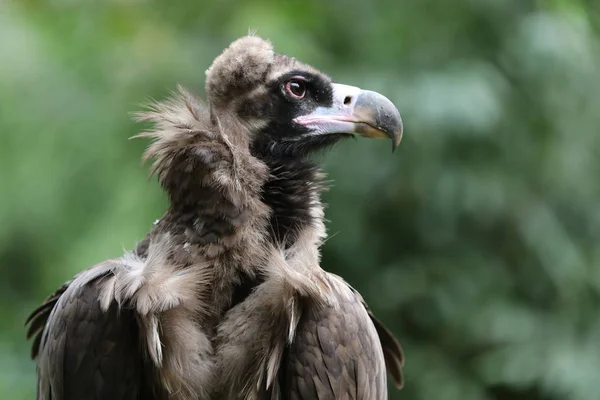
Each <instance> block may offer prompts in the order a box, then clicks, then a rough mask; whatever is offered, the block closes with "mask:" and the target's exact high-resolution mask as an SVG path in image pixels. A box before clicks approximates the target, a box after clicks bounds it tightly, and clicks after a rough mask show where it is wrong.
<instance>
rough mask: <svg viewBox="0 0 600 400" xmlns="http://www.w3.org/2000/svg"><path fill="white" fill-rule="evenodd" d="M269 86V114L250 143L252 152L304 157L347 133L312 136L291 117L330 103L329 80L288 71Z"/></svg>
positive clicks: (345, 135) (330, 87)
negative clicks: (268, 119)
mask: <svg viewBox="0 0 600 400" xmlns="http://www.w3.org/2000/svg"><path fill="white" fill-rule="evenodd" d="M268 88H269V89H268V92H269V94H268V100H269V101H268V102H269V103H270V105H271V107H270V115H271V118H270V122H269V123H268V125H267V126H266V127H265V128H263V129H262V130H261V131H260V133H259V134H258V135H257V137H256V139H255V141H254V143H253V152H255V154H257V155H259V156H262V157H269V158H272V157H276V158H278V157H285V158H288V157H305V156H307V155H309V154H310V153H313V152H316V151H318V150H321V149H323V148H326V147H329V146H331V145H333V144H335V143H336V142H338V141H339V140H340V139H342V138H344V137H348V136H349V135H348V134H344V133H339V134H329V135H312V136H311V135H309V133H310V129H309V128H307V127H305V126H302V125H300V124H298V123H296V122H295V121H294V118H296V117H298V116H301V115H307V114H310V113H311V112H313V111H314V110H316V109H317V108H318V107H331V105H332V103H333V90H332V86H331V81H330V80H328V79H326V78H324V77H322V76H319V75H313V74H310V73H306V72H304V71H290V72H289V73H286V74H284V75H283V76H281V77H280V78H279V79H277V80H276V81H274V82H271V83H270V84H268ZM262 157H261V158H262Z"/></svg>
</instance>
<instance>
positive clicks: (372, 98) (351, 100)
mask: <svg viewBox="0 0 600 400" xmlns="http://www.w3.org/2000/svg"><path fill="white" fill-rule="evenodd" d="M332 86H333V104H332V105H331V107H318V108H316V109H315V110H314V111H313V112H311V113H310V114H306V115H301V116H299V117H296V118H295V119H294V121H295V122H296V123H297V124H300V125H302V126H305V127H306V128H308V129H310V132H311V134H312V135H326V134H332V133H347V134H353V135H360V136H364V137H369V138H389V139H392V151H394V150H395V149H396V147H398V145H399V144H400V141H401V140H402V118H401V117H400V113H399V112H398V109H396V107H395V106H394V104H393V103H392V102H391V101H390V100H389V99H388V98H387V97H385V96H383V95H381V94H379V93H377V92H373V91H370V90H362V89H360V88H357V87H354V86H348V85H341V84H336V83H334V84H333V85H332Z"/></svg>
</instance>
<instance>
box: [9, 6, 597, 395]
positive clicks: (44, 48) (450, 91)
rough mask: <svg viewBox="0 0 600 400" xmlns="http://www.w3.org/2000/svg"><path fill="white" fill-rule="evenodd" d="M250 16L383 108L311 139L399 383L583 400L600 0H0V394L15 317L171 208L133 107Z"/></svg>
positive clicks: (29, 381) (593, 341) (194, 82)
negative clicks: (359, 135)
mask: <svg viewBox="0 0 600 400" xmlns="http://www.w3.org/2000/svg"><path fill="white" fill-rule="evenodd" d="M249 28H252V29H256V30H257V31H258V34H259V35H261V36H263V37H265V38H269V39H270V40H271V41H272V42H273V43H274V45H275V47H276V50H278V51H279V52H282V53H286V54H289V55H292V56H295V57H297V58H299V59H301V60H303V61H305V62H307V63H310V64H313V65H314V66H316V67H317V68H320V69H322V70H323V71H325V72H327V73H328V74H330V75H331V76H333V78H334V79H335V80H337V81H339V82H343V83H347V84H352V85H356V86H361V87H363V88H369V89H372V90H376V91H379V92H381V93H383V94H385V95H386V96H388V97H389V98H390V99H392V100H393V101H394V102H395V103H396V104H397V106H398V108H399V109H400V111H401V114H402V115H403V118H404V122H405V136H404V140H403V142H402V144H401V145H400V147H399V148H398V150H397V151H396V153H395V154H393V155H392V154H390V147H391V146H390V143H389V142H385V141H374V140H357V141H348V142H345V143H343V144H341V145H339V146H338V147H336V148H335V149H334V150H333V152H332V153H330V154H328V155H326V156H325V157H323V163H324V167H325V170H326V171H327V173H328V174H329V177H330V178H331V179H332V180H333V181H334V185H333V187H332V189H331V190H330V191H329V192H328V193H327V194H326V195H325V201H326V202H327V203H328V204H329V207H328V210H327V218H328V219H329V220H330V221H331V222H330V223H329V225H328V228H329V232H330V234H331V238H330V239H329V240H328V241H327V243H326V244H325V246H324V249H323V254H324V257H323V267H324V268H325V269H327V270H329V271H333V272H336V273H338V274H340V275H342V276H343V277H344V278H346V279H347V280H348V281H349V282H350V283H351V284H352V285H354V286H355V287H356V288H357V289H359V290H360V291H361V292H362V293H363V295H364V297H365V298H366V300H367V301H368V302H369V303H370V305H371V307H372V308H373V309H374V310H375V311H376V313H377V314H378V315H379V317H380V318H381V319H382V320H384V321H385V322H386V324H387V325H388V326H389V327H390V328H391V329H392V330H393V331H394V333H395V334H396V335H397V336H398V337H399V338H400V340H401V343H402V345H403V347H404V350H405V353H406V359H407V361H406V368H405V374H406V387H405V389H404V390H402V391H401V392H396V391H391V395H390V397H391V398H392V399H423V400H430V399H444V400H453V399H457V400H458V399H461V400H476V399H482V400H507V399H516V400H523V399H532V400H554V399H561V400H562V399H573V400H590V399H595V398H598V392H599V389H600V383H599V382H600V381H599V379H598V373H599V371H600V344H599V343H600V318H599V311H598V308H599V306H600V247H599V246H598V238H599V237H600V207H598V201H599V200H600V184H599V179H598V177H599V173H600V161H599V155H600V135H599V134H598V124H599V122H600V31H599V29H600V14H599V10H598V6H597V5H596V3H592V2H586V1H578V0H554V1H528V0H505V1H500V0H452V1H450V0H448V1H443V0H438V1H432V0H419V1H408V0H407V1H398V0H394V1H392V0H388V1H376V2H368V1H365V0H348V1H341V0H337V1H329V2H322V1H316V0H311V1H309V0H303V1H287V2H278V1H268V0H264V1H258V2H256V1H254V2H245V1H232V0H227V1H220V2H201V1H200V2H199V1H192V0H187V1H177V2H168V1H144V0H129V1H128V0H120V1H118V0H112V1H104V2H95V1H83V0H80V1H75V0H55V1H46V2H43V1H32V0H30V1H11V0H8V1H6V0H5V1H2V2H0V273H1V274H2V275H1V276H2V278H1V279H0V315H1V316H2V318H1V319H0V328H1V331H0V360H1V362H0V398H2V399H32V398H34V392H35V366H34V363H33V362H32V361H30V360H29V358H28V351H29V344H28V343H26V342H25V339H24V329H23V322H24V320H25V317H26V315H27V314H28V313H29V312H30V311H31V310H32V309H33V308H34V307H35V306H37V305H38V304H39V303H40V302H41V301H42V299H43V298H44V297H45V296H46V295H47V294H49V293H50V292H51V291H53V290H54V289H55V288H57V287H58V286H59V285H60V284H61V283H62V282H63V281H65V280H67V279H69V278H70V277H72V276H73V275H74V274H75V273H76V272H78V271H80V270H81V269H84V268H86V267H88V266H91V265H92V264H94V263H96V262H98V261H100V260H103V259H106V258H110V257H115V256H119V255H120V254H121V253H122V249H123V247H124V248H131V247H133V246H134V245H135V243H136V241H137V240H139V239H141V238H142V236H143V235H144V233H145V232H146V231H147V230H148V229H149V228H150V226H151V224H152V222H153V221H154V220H155V219H156V218H159V217H160V216H161V214H162V212H163V210H164V209H165V196H164V195H163V193H162V192H161V191H160V189H159V186H158V184H157V183H156V181H155V179H150V180H149V179H148V169H147V166H142V164H141V161H140V156H141V153H142V151H143V149H144V147H145V145H146V144H147V143H146V142H145V141H144V140H132V141H129V140H127V139H128V137H130V136H131V135H133V134H135V133H137V132H138V131H139V130H141V129H142V127H141V126H139V125H137V124H135V123H133V122H132V121H131V119H130V114H129V113H130V112H132V111H137V110H140V109H141V104H142V103H145V102H146V101H147V100H148V99H149V98H157V99H160V98H164V97H165V96H166V95H167V94H168V90H170V89H173V88H175V86H176V84H177V83H181V84H183V85H185V86H187V87H189V88H192V89H194V90H195V91H197V92H198V93H200V94H201V95H203V85H204V71H205V70H206V68H208V66H209V65H210V63H211V61H212V60H213V58H214V57H215V56H216V55H217V54H219V52H220V51H221V50H222V49H223V48H224V47H225V46H226V45H228V44H229V42H231V41H232V40H234V39H235V38H237V37H239V36H241V35H244V34H245V33H246V32H247V31H248V29H249Z"/></svg>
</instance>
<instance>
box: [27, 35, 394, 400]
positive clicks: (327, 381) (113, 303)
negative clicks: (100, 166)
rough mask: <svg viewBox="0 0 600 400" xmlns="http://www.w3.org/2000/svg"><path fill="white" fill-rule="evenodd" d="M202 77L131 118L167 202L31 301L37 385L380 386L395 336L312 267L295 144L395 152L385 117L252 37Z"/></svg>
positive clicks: (319, 227)
mask: <svg viewBox="0 0 600 400" xmlns="http://www.w3.org/2000/svg"><path fill="white" fill-rule="evenodd" d="M205 89H206V102H203V101H202V100H200V99H199V98H198V97H196V96H195V95H194V94H192V93H191V92H189V91H187V90H185V89H183V88H179V89H178V91H177V92H176V93H174V95H173V96H172V98H170V99H169V100H166V101H164V102H158V103H155V104H153V105H152V106H151V107H150V108H149V110H148V111H146V112H143V113H140V114H138V119H139V120H141V121H147V122H149V123H150V125H151V128H150V129H149V130H148V131H147V132H144V133H141V134H139V135H137V136H138V137H147V138H151V139H152V141H151V144H150V145H149V147H148V149H147V151H146V153H145V158H146V159H151V160H152V161H153V164H152V172H153V173H154V174H156V175H157V176H158V179H159V182H160V184H161V186H162V187H163V188H164V190H165V192H166V193H167V195H168V199H169V207H168V210H167V211H166V212H165V214H164V215H163V216H162V218H160V219H159V220H158V221H156V222H155V223H154V225H153V226H152V229H151V230H150V231H149V233H148V234H147V235H146V237H145V238H144V239H143V240H142V241H141V242H140V243H139V244H138V246H137V247H136V248H135V249H133V250H132V251H129V252H126V253H125V254H124V255H123V256H121V257H118V258H115V259H111V260H106V261H103V262H100V263H99V264H97V265H95V266H93V267H91V268H88V269H86V270H84V271H82V272H81V273H79V274H78V275H76V276H75V277H74V278H73V279H72V280H70V281H68V282H67V283H65V284H64V285H63V286H62V287H61V288H60V289H58V290H57V291H56V292H55V293H53V294H52V295H50V296H49V297H48V298H47V299H46V300H45V301H44V303H43V304H42V305H41V306H40V307H39V308H37V309H36V310H35V311H33V313H32V314H31V316H30V317H29V319H28V324H29V329H28V337H34V342H33V347H32V357H33V358H35V359H36V361H37V374H38V381H37V398H38V399H40V400H42V399H43V400H88V399H89V400H92V399H95V400H125V399H128V400H131V399H149V400H155V399H156V400H158V399H161V400H162V399H171V400H179V399H182V400H188V399H238V398H239V399H386V398H387V383H386V380H387V376H386V367H387V371H388V372H389V373H390V375H391V376H392V378H393V380H394V382H395V384H396V386H398V387H401V386H402V367H403V363H404V360H403V355H402V350H401V348H400V346H399V344H398V342H397V341H396V339H394V337H393V336H392V334H391V333H390V331H388V330H387V329H386V328H385V327H384V326H383V325H382V323H381V322H380V321H378V320H377V319H376V318H375V317H374V316H373V314H372V312H371V311H370V310H369V308H368V307H367V305H366V303H365V302H364V300H363V299H362V297H361V296H360V295H359V294H358V292H357V291H355V290H354V289H353V288H352V287H350V286H349V285H348V284H347V283H345V282H344V281H343V280H342V279H341V278H340V277H338V276H336V275H333V274H330V273H327V272H325V271H324V270H323V269H321V267H320V265H319V263H320V256H319V248H320V246H321V244H322V243H323V241H324V239H325V237H326V234H325V228H324V214H323V206H322V204H321V201H320V194H321V192H322V190H323V189H324V188H325V187H326V185H325V183H324V181H323V175H322V174H321V173H320V171H319V168H318V166H317V165H316V164H315V163H314V162H313V161H311V157H310V156H311V154H313V153H314V152H317V151H319V150H323V149H325V148H327V147H329V146H331V145H333V144H335V143H337V142H339V141H340V140H342V139H344V138H347V137H352V136H364V137H381V138H389V139H391V140H392V143H393V148H395V147H396V146H397V145H398V144H399V142H400V139H401V137H402V121H401V119H400V114H399V113H398V111H397V109H396V108H395V107H394V105H393V104H392V103H391V102H390V101H389V100H388V99H387V98H385V97H384V96H382V95H380V94H378V93H375V92H372V91H366V90H361V89H359V88H357V87H353V86H347V85H342V84H338V83H333V81H332V80H331V78H329V77H328V76H327V75H325V74H323V73H322V72H319V71H317V70H316V69H315V68H313V67H310V66H308V65H306V64H303V63H301V62H299V61H297V60H296V59H294V58H292V57H288V56H285V55H282V54H277V53H275V52H274V50H273V47H272V45H271V44H270V42H268V41H266V40H263V39H261V38H259V37H257V36H254V35H248V36H245V37H242V38H240V39H238V40H237V41H235V42H233V43H232V44H231V45H230V46H229V47H228V48H227V49H225V51H224V52H223V53H222V54H221V55H219V56H218V57H217V58H216V59H215V61H214V62H213V64H212V66H211V67H210V68H209V69H208V70H207V71H206V87H205ZM141 201H143V200H142V199H140V202H141Z"/></svg>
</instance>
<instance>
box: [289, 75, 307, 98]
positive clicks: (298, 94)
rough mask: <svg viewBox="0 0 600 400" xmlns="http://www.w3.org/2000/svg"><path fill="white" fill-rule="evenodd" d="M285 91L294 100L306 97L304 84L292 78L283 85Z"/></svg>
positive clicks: (302, 81) (300, 80)
mask: <svg viewBox="0 0 600 400" xmlns="http://www.w3.org/2000/svg"><path fill="white" fill-rule="evenodd" d="M285 91H286V92H287V93H288V94H289V95H290V96H291V97H293V98H294V99H297V100H300V99H303V98H304V96H306V82H305V81H304V80H302V79H298V78H293V79H290V80H289V81H287V82H286V83H285Z"/></svg>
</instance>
